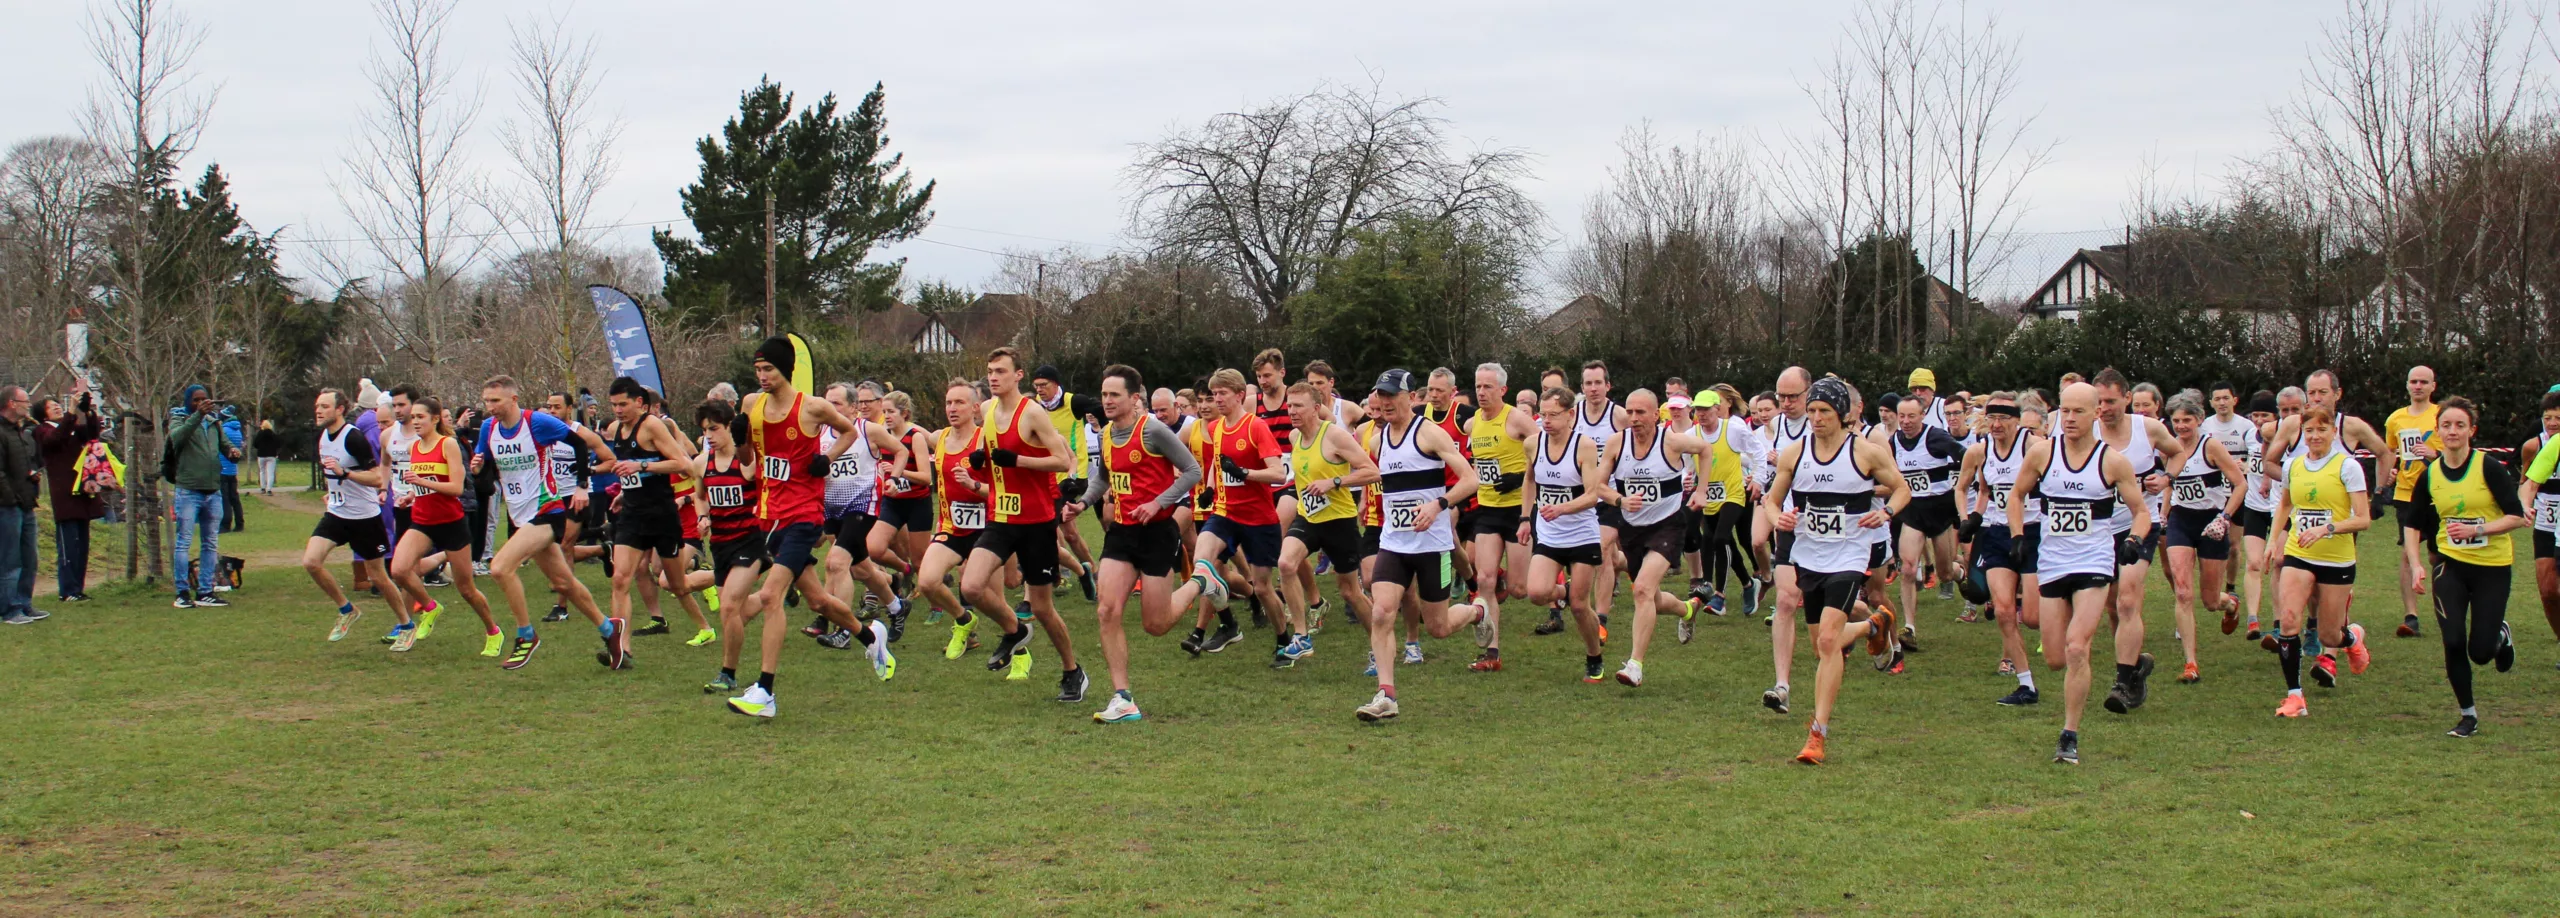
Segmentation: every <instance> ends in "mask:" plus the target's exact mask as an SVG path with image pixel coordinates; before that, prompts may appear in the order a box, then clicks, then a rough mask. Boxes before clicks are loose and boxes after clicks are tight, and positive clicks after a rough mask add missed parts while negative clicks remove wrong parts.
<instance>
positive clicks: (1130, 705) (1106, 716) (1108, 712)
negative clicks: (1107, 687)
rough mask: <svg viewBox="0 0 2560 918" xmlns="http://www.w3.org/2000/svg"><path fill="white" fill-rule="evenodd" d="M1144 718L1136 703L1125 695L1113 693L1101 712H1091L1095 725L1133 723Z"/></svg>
mask: <svg viewBox="0 0 2560 918" xmlns="http://www.w3.org/2000/svg"><path fill="white" fill-rule="evenodd" d="M1146 716H1147V715H1145V714H1144V713H1141V712H1139V710H1138V703H1137V702H1134V701H1130V700H1129V697H1128V696H1126V695H1122V694H1120V693H1118V692H1113V693H1111V703H1110V704H1108V705H1105V706H1103V708H1102V710H1099V711H1095V712H1093V722H1094V723H1097V724H1125V723H1134V722H1136V721H1139V720H1144V719H1145V718H1146Z"/></svg>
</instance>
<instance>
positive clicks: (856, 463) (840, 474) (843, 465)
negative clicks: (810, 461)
mask: <svg viewBox="0 0 2560 918" xmlns="http://www.w3.org/2000/svg"><path fill="white" fill-rule="evenodd" d="M860 474H862V460H861V459H860V458H858V457H856V456H854V455H853V454H852V453H850V452H848V453H846V454H844V455H841V456H837V457H836V461H834V462H830V463H827V477H829V478H852V477H855V476H857V475H860Z"/></svg>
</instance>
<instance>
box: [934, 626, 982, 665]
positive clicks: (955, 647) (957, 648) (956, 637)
mask: <svg viewBox="0 0 2560 918" xmlns="http://www.w3.org/2000/svg"><path fill="white" fill-rule="evenodd" d="M976 630H978V620H977V619H974V618H973V619H970V620H969V621H968V623H967V624H963V625H953V626H951V643H949V644H945V645H942V658H943V659H945V660H957V659H960V655H961V654H964V653H968V652H969V647H970V643H969V634H970V632H973V631H976Z"/></svg>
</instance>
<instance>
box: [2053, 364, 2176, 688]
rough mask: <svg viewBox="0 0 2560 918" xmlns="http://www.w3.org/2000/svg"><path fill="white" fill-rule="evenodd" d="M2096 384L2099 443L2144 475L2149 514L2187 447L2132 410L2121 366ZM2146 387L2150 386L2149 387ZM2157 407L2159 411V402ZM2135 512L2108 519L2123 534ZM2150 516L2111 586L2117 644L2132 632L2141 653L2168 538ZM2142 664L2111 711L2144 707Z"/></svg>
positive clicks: (2101, 374) (2121, 510) (2146, 667)
mask: <svg viewBox="0 0 2560 918" xmlns="http://www.w3.org/2000/svg"><path fill="white" fill-rule="evenodd" d="M2091 384H2092V386H2093V387H2094V388H2095V389H2096V394H2097V398H2098V401H2097V409H2096V410H2097V428H2096V429H2097V432H2098V439H2100V440H2104V441H2106V444H2107V450H2108V452H2111V453H2114V454H2116V455H2118V456H2122V457H2124V460H2125V462H2127V463H2129V464H2131V465H2132V466H2133V473H2134V474H2135V475H2138V476H2141V478H2140V481H2139V484H2140V486H2141V489H2142V492H2143V494H2144V495H2146V497H2145V499H2144V501H2143V510H2144V511H2145V514H2146V515H2147V516H2149V515H2150V514H2149V511H2150V509H2151V507H2152V505H2153V501H2152V500H2151V499H2150V495H2165V494H2166V493H2167V492H2168V490H2169V474H2168V473H2169V464H2168V463H2169V457H2172V456H2175V455H2178V453H2179V451H2180V449H2181V444H2180V443H2179V442H2178V436H2177V435H2176V434H2173V433H2170V432H2169V426H2168V425H2166V424H2162V423H2160V422H2159V421H2156V420H2153V419H2152V418H2151V417H2149V416H2147V415H2144V414H2141V413H2138V412H2134V411H2130V410H2128V407H2127V405H2128V402H2129V401H2130V397H2129V396H2128V394H2127V393H2128V391H2129V389H2128V387H2127V386H2126V385H2125V378H2124V374H2122V373H2119V372H2117V371H2116V368H2114V367H2107V368H2104V369H2101V370H2099V371H2098V375H2097V376H2096V377H2095V378H2093V379H2092V380H2091ZM2143 385H2144V386H2146V387H2149V386H2150V384H2149V383H2144V384H2143ZM2158 391H2159V390H2158V388H2157V387H2150V392H2151V393H2153V394H2155V395H2156V393H2157V392H2158ZM2153 404H2154V407H2155V410H2156V406H2157V403H2156V402H2155V403H2153ZM2133 509H2134V508H2132V507H2130V506H2126V505H2122V504H2118V505H2117V506H2116V507H2115V513H2114V515H2112V516H2110V517H2109V518H2108V525H2109V526H2110V527H2111V528H2113V529H2115V531H2116V532H2117V534H2119V535H2121V534H2124V533H2128V532H2131V531H2132V526H2133V516H2134V513H2133ZM2150 518H2151V519H2152V520H2153V523H2152V525H2151V527H2150V528H2149V529H2148V530H2146V531H2145V535H2146V538H2144V539H2141V540H2137V541H2136V542H2135V543H2134V546H2133V554H2132V556H2131V560H2129V561H2127V562H2125V565H2124V568H2125V569H2124V570H2122V571H2118V572H2117V575H2116V579H2115V582H2114V583H2112V584H2109V585H2108V589H2110V590H2111V591H2112V592H2111V593H2110V594H2109V595H2111V596H2113V597H2114V599H2113V602H2114V605H2113V608H2114V610H2115V627H2116V629H2117V638H2116V640H2117V643H2118V644H2120V645H2121V644H2123V643H2125V641H2126V638H2125V636H2124V634H2123V632H2125V631H2127V630H2130V631H2132V632H2133V634H2132V637H2131V642H2132V643H2131V646H2132V647H2134V648H2135V649H2136V650H2139V649H2141V647H2142V643H2143V637H2144V634H2145V628H2144V626H2143V620H2142V592H2143V588H2144V587H2145V586H2147V585H2148V581H2149V579H2150V574H2151V559H2152V556H2153V554H2154V553H2155V552H2157V551H2158V549H2159V547H2160V542H2161V539H2162V537H2163V536H2164V535H2165V530H2164V527H2162V526H2160V525H2159V523H2158V517H2157V516H2151V517H2150ZM2045 532H2046V533H2047V534H2051V533H2052V532H2053V527H2052V526H2051V525H2050V523H2048V525H2046V527H2045ZM2047 582H2050V581H2047ZM2142 662H2143V668H2142V673H2141V678H2137V679H2135V680H2134V681H2133V683H2132V684H2131V685H2132V688H2131V689H2130V690H2128V688H2127V683H2125V682H2124V681H2123V680H2118V682H2117V685H2116V686H2115V688H2114V689H2112V690H2110V691H2109V692H2108V693H2107V700H2106V708H2107V710H2109V711H2113V712H2115V713H2118V714H2123V713H2126V712H2129V711H2131V710H2133V709H2134V708H2138V707H2141V706H2142V699H2143V698H2144V697H2145V696H2144V694H2143V690H2144V689H2145V687H2146V686H2147V685H2148V683H2147V681H2146V680H2147V679H2148V678H2149V677H2150V675H2151V670H2150V659H2149V658H2148V656H2146V657H2145V658H2144V659H2143V661H2142Z"/></svg>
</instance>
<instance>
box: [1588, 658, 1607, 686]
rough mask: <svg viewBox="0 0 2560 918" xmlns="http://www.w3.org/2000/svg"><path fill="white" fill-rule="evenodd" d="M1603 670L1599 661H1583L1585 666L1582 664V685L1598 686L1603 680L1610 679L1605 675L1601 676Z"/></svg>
mask: <svg viewBox="0 0 2560 918" xmlns="http://www.w3.org/2000/svg"><path fill="white" fill-rule="evenodd" d="M1601 669H1602V666H1601V663H1600V661H1599V660H1597V659H1592V660H1585V661H1583V664H1582V684H1584V685H1598V684H1600V681H1601V680H1603V679H1606V678H1608V676H1605V675H1602V674H1601Z"/></svg>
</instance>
